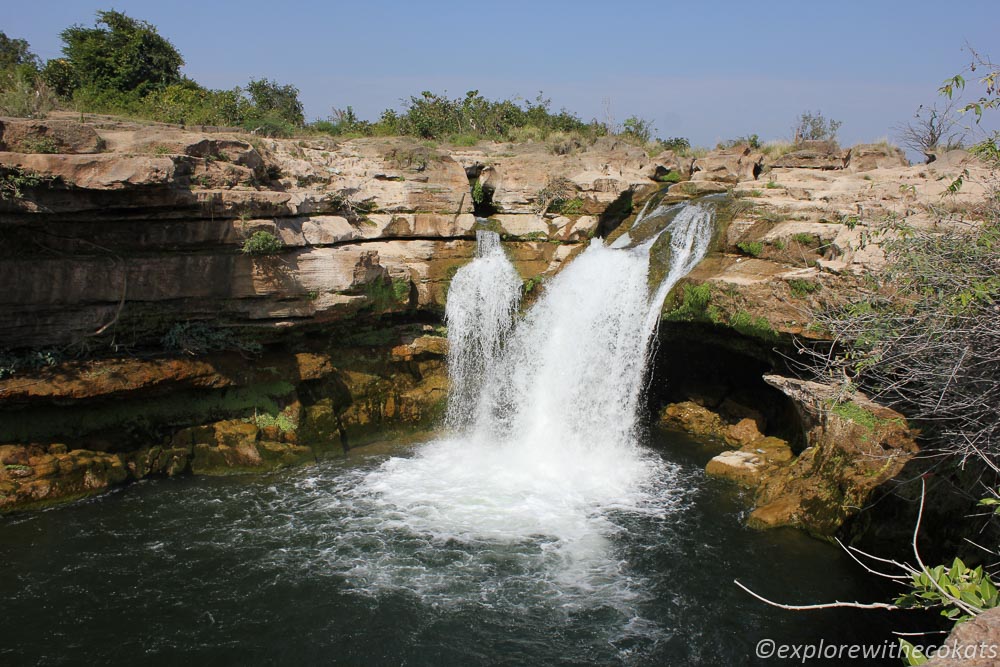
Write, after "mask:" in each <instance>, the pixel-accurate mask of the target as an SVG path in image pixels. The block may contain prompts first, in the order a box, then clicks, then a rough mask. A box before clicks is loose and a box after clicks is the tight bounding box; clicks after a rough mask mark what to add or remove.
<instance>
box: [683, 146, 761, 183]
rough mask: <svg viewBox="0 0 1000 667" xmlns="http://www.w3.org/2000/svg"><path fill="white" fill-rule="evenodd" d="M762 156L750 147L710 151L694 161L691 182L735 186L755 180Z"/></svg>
mask: <svg viewBox="0 0 1000 667" xmlns="http://www.w3.org/2000/svg"><path fill="white" fill-rule="evenodd" d="M763 160H764V156H763V155H762V154H761V153H757V152H755V151H754V150H753V149H752V148H751V147H750V146H747V145H739V146H735V147H733V148H726V149H721V150H716V151H712V152H711V153H709V154H708V155H706V156H705V157H702V158H698V159H697V160H695V161H694V165H693V168H692V169H693V174H692V176H691V180H692V181H712V182H715V183H731V184H736V183H739V182H740V181H747V180H752V179H755V178H757V175H758V174H759V173H760V170H761V165H762V163H763Z"/></svg>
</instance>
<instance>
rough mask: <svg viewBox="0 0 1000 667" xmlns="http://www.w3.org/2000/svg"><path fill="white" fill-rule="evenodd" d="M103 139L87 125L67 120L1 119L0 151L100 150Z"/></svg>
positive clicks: (74, 152)
mask: <svg viewBox="0 0 1000 667" xmlns="http://www.w3.org/2000/svg"><path fill="white" fill-rule="evenodd" d="M103 149H104V141H103V140H102V139H101V137H100V136H99V135H98V134H97V131H96V130H94V128H93V127H90V126H89V125H84V124H82V123H76V122H73V121H68V120H46V121H40V120H24V119H20V118H18V119H0V151H6V152H14V153H61V154H79V153H100V152H101V151H102V150H103Z"/></svg>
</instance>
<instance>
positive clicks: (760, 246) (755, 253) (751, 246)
mask: <svg viewBox="0 0 1000 667" xmlns="http://www.w3.org/2000/svg"><path fill="white" fill-rule="evenodd" d="M736 247H737V249H739V251H740V252H741V253H743V254H744V255H749V256H750V257H760V256H761V254H763V252H764V242H763V241H740V242H739V243H737V244H736Z"/></svg>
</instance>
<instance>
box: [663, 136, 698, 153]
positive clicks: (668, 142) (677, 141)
mask: <svg viewBox="0 0 1000 667" xmlns="http://www.w3.org/2000/svg"><path fill="white" fill-rule="evenodd" d="M657 142H658V143H659V144H660V146H662V147H663V150H665V151H674V152H675V153H679V154H681V155H683V154H685V153H687V152H688V151H689V150H691V142H690V141H689V140H688V139H686V138H685V137H670V138H668V139H657Z"/></svg>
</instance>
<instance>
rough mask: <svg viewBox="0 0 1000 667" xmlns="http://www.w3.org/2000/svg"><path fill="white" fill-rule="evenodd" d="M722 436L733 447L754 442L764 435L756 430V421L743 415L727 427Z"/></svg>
mask: <svg viewBox="0 0 1000 667" xmlns="http://www.w3.org/2000/svg"><path fill="white" fill-rule="evenodd" d="M724 437H725V440H726V442H727V443H728V444H730V445H732V446H734V447H742V446H744V445H749V444H751V443H753V442H756V441H757V440H760V439H761V438H763V437H764V436H763V435H761V432H760V431H759V430H757V422H756V421H754V420H753V419H751V418H749V417H745V418H743V419H741V420H740V421H738V422H736V423H735V424H732V425H731V426H729V427H727V428H726V431H725V436H724Z"/></svg>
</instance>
